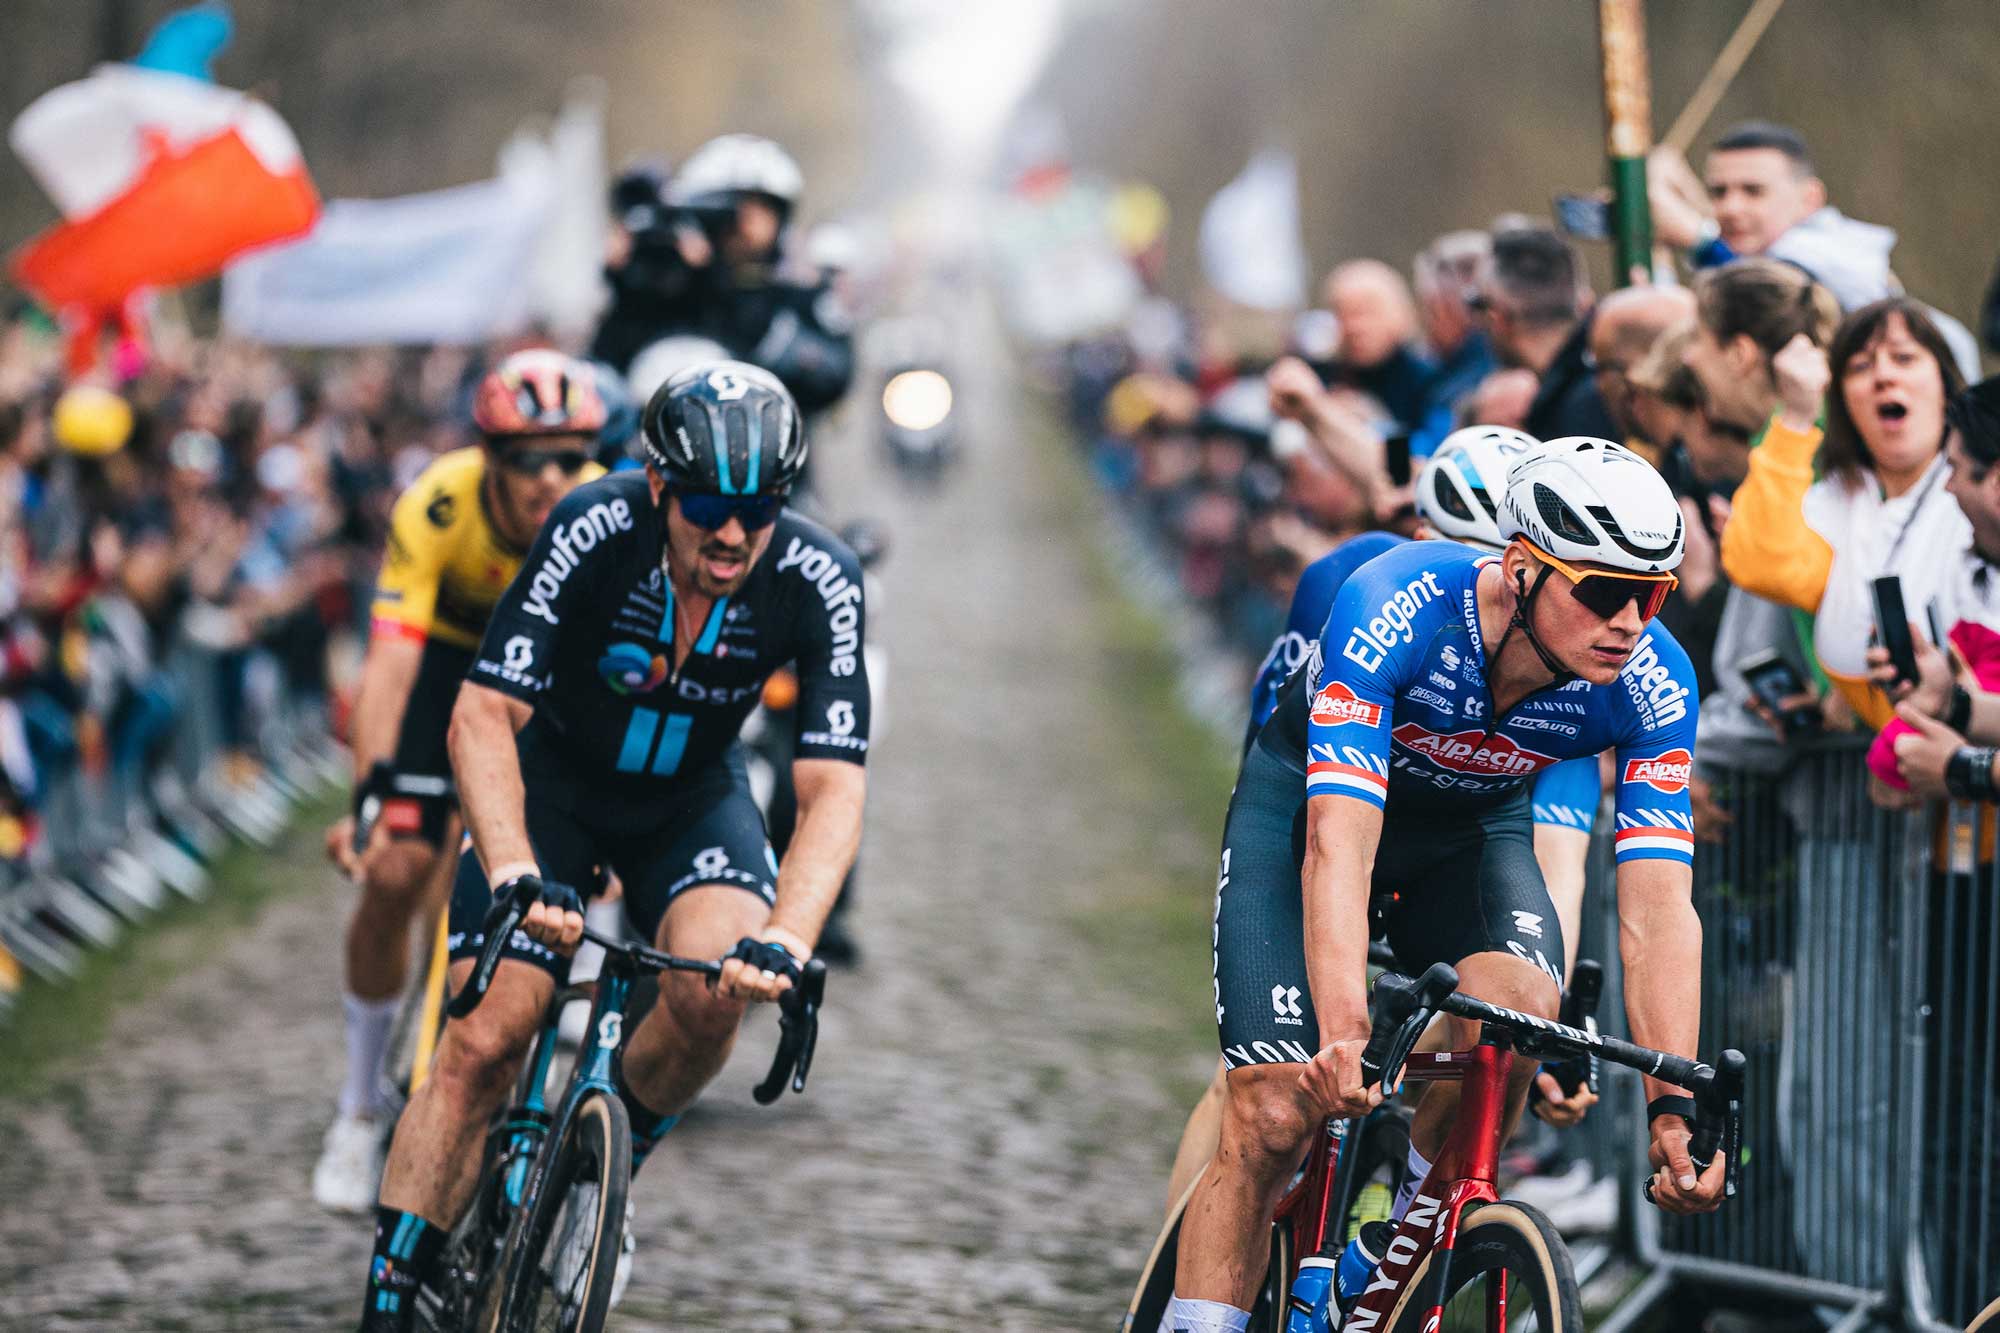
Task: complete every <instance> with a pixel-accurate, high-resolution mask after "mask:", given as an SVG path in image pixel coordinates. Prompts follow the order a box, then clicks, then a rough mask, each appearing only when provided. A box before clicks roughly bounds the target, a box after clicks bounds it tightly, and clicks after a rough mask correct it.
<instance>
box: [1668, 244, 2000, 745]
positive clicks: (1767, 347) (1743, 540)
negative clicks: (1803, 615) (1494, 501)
mask: <svg viewBox="0 0 2000 1333" xmlns="http://www.w3.org/2000/svg"><path fill="white" fill-rule="evenodd" d="M1697 298H1698V300H1699V302H1700V314H1701V327H1700V328H1699V329H1698V330H1697V332H1696V337H1695V342H1694V343H1693V344H1692V345H1691V347H1690V348H1689V352H1688V364H1689V365H1690V366H1691V367H1693V369H1694V370H1695V373H1696V374H1697V375H1698V376H1699V377H1700V378H1701V380H1702V384H1703V388H1704V389H1705V390H1706V391H1707V393H1708V395H1709V400H1710V403H1711V406H1712V407H1713V408H1715V409H1718V410H1721V409H1724V408H1731V407H1733V408H1734V409H1735V410H1736V411H1738V412H1739V413H1741V412H1744V411H1746V410H1748V411H1750V412H1754V411H1755V410H1756V409H1757V408H1758V407H1759V406H1760V405H1761V403H1760V402H1759V399H1760V398H1762V399H1763V400H1765V401H1769V400H1775V402H1773V403H1771V410H1770V414H1769V418H1768V420H1767V422H1766V423H1765V424H1764V427H1763V436H1762V438H1761V440H1759V441H1758V442H1757V444H1756V446H1755V447H1754V448H1753V449H1752V451H1751V455H1750V466H1749V472H1748V474H1747V475H1746V476H1745V478H1744V480H1743V484H1742V485H1741V486H1740V487H1738V488H1737V491H1736V495H1735V499H1734V510H1733V516H1732V518H1731V520H1730V522H1729V524H1728V526H1727V527H1726V528H1725V529H1724V530H1723V534H1722V563H1723V568H1724V570H1726V571H1727V573H1728V575H1729V577H1730V579H1731V580H1732V581H1733V582H1734V583H1735V584H1736V585H1737V586H1739V587H1741V588H1744V589H1747V590H1748V591H1750V592H1752V593H1754V594H1756V595H1758V596H1760V597H1765V598H1768V599H1770V600H1771V601H1774V602H1778V603H1780V604H1782V605H1785V606H1790V607H1794V608H1796V609H1798V610H1801V611H1806V612H1810V613H1812V614H1813V616H1814V622H1813V640H1812V643H1813V651H1814V654H1815V656H1816V657H1817V659H1818V661H1819V664H1820V666H1821V668H1822V669H1823V670H1824V671H1825V672H1826V673H1827V675H1828V676H1829V677H1830V678H1831V679H1832V680H1833V682H1834V683H1835V684H1836V685H1837V686H1839V688H1840V690H1841V693H1842V695H1843V696H1845V698H1846V699H1847V701H1848V702H1849V703H1850V704H1851V705H1852V706H1853V707H1854V709H1855V711H1856V712H1857V713H1858V714H1860V716H1861V717H1862V718H1863V719H1864V720H1865V721H1866V722H1867V723H1868V724H1869V725H1870V726H1871V727H1875V728H1880V727H1881V726H1882V724H1883V723H1885V722H1887V721H1888V719H1889V716H1890V705H1889V701H1888V699H1887V698H1886V696H1884V695H1883V694H1882V693H1881V692H1880V691H1879V690H1877V689H1875V688H1874V686H1873V685H1872V683H1871V682H1870V681H1869V679H1868V662H1867V651H1868V645H1869V640H1870V636H1871V634H1872V633H1873V630H1874V611H1873V601H1872V598H1871V596H1870V590H1869V584H1870V582H1871V581H1872V580H1874V579H1877V578H1880V577H1882V576H1884V575H1888V574H1895V575H1898V576H1899V577H1900V578H1901V579H1902V582H1903V596H1904V599H1905V603H1906V605H1908V606H1909V607H1911V608H1912V609H1917V608H1921V607H1924V606H1925V605H1927V604H1928V603H1929V602H1931V601H1932V600H1933V599H1934V598H1935V597H1936V596H1937V594H1938V593H1939V591H1940V590H1941V588H1942V586H1943V577H1942V576H1943V574H1944V572H1945V571H1946V570H1948V569H1949V568H1950V567H1951V566H1952V565H1953V564H1955V562H1956V560H1957V557H1958V556H1959V554H1960V553H1961V552H1963V551H1964V550H1965V548H1966V546H1967V544H1968V541H1969V539H1970V532H1969V530H1968V528H1967V526H1966V521H1965V518H1964V515H1963V514H1961V513H1960V512H1959V510H1958V507H1957V506H1956V505H1955V504H1953V503H1952V500H1951V497H1950V495H1949V494H1948V493H1947V491H1946V488H1945V485H1944V481H1945V474H1946V472H1947V468H1946V466H1945V462H1944V459H1943V449H1944V434H1945V428H1944V408H1945V403H1946V402H1947V401H1948V400H1949V399H1950V397H1951V396H1952V395H1953V394H1955V393H1956V392H1957V391H1958V390H1959V389H1961V388H1963V387H1964V381H1963V380H1962V379H1961V378H1960V377H1959V374H1958V369H1957V366H1956V364H1955V362H1954V361H1953V359H1952V356H1951V351H1950V349H1949V347H1948V346H1947V345H1946V344H1945V342H1944V339H1943V337H1942V336H1941V335H1940V334H1939V333H1938V331H1937V328H1936V326H1935V325H1934V324H1932V323H1931V321H1930V319H1929V317H1928V316H1927V315H1926V313H1925V311H1924V308H1923V306H1922V305H1921V304H1919V303H1918V302H1915V301H1911V300H1907V299H1905V298H1901V297H1892V298H1890V299H1888V300H1886V301H1877V302H1875V303H1873V304H1871V305H1867V306H1863V307H1862V308H1861V309H1859V310H1857V311H1855V312H1854V313H1853V314H1852V315H1849V316H1848V317H1847V319H1846V320H1845V321H1843V322H1842V323H1841V324H1840V326H1839V328H1838V330H1837V331H1836V332H1835V333H1834V335H1833V338H1832V340H1831V342H1832V345H1831V349H1830V351H1829V352H1827V353H1822V351H1821V350H1820V348H1821V346H1822V335H1821V330H1823V329H1824V328H1825V327H1826V326H1827V325H1828V324H1829V323H1831V318H1830V316H1831V306H1832V300H1831V297H1830V296H1828V295H1827V294H1826V293H1825V291H1824V290H1823V289H1821V288H1818V287H1816V286H1814V285H1813V284H1812V283H1811V282H1810V281H1809V280H1808V279H1807V278H1805V276H1804V275H1803V274H1800V273H1799V272H1798V271H1797V270H1795V269H1792V268H1790V267H1788V266H1786V265H1782V264H1777V263H1774V262H1771V261H1768V260H1745V261H1739V262H1738V263H1737V264H1731V265H1728V266H1726V267H1724V268H1722V269H1718V270H1716V271H1715V272H1714V273H1713V274H1705V275H1703V277H1702V279H1701V280H1700V283H1699V285H1698V288H1697ZM1732 369H1733V370H1734V371H1735V373H1734V375H1732V374H1731V371H1732ZM1836 377H1837V378H1836ZM1746 381H1747V383H1746ZM1829 381H1834V385H1833V387H1834V389H1835V392H1833V393H1832V394H1830V395H1829V394H1827V393H1826V392H1825V391H1826V388H1827V386H1828V383H1829ZM1767 385H1768V389H1766V388H1765V386H1767ZM1757 389H1763V390H1764V392H1763V393H1762V394H1761V395H1760V394H1757V393H1754V392H1752V390H1757ZM1822 400H1823V404H1824V406H1823V410H1824V412H1825V418H1826V427H1825V430H1824V432H1822V430H1821V429H1820V427H1819V425H1818V424H1817V422H1816V417H1817V416H1818V415H1819V413H1820V412H1821V410H1822ZM1737 424H1739V425H1744V424H1748V423H1747V422H1745V421H1743V420H1742V419H1741V417H1739V418H1738V421H1737ZM1822 446H1823V447H1822ZM1815 453H1818V454H1819V455H1820V463H1821V467H1822V470H1823V472H1824V476H1822V477H1821V478H1820V479H1819V480H1817V481H1815V480H1814V478H1813V459H1814V455H1815Z"/></svg>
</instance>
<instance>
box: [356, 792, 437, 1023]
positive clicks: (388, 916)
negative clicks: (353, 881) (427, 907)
mask: <svg viewBox="0 0 2000 1333" xmlns="http://www.w3.org/2000/svg"><path fill="white" fill-rule="evenodd" d="M457 865H458V862H457V858H455V857H445V856H440V855H438V852H437V849H435V848H433V847H432V846H431V845H430V844H429V843H426V842H420V841H418V840H416V839H413V838H397V839H391V838H389V837H388V836H387V835H386V834H385V833H384V831H383V830H382V829H380V828H377V830H376V832H375V837H374V839H373V841H372V842H371V845H370V846H369V848H368V850H367V852H366V853H364V854H363V856H362V861H361V901H360V902H358V903H356V904H355V905H354V915H353V916H351V917H349V918H348V920H347V990H348V993H349V994H351V995H353V996H355V997H356V998H357V999H361V1000H387V999H393V998H394V997H396V996H397V995H400V994H401V993H402V990H403V983H404V981H405V980H406V979H407V977H408V975H409V966H410V922H411V920H412V919H413V918H414V917H415V916H416V914H417V909H418V907H419V906H421V905H422V904H423V903H424V902H425V901H426V900H427V898H428V895H427V894H426V893H425V892H424V890H425V888H426V887H428V886H430V885H432V884H433V883H435V881H436V880H437V878H438V875H439V873H440V870H441V869H442V872H443V873H444V874H445V876H446V878H445V880H444V882H445V884H447V885H449V884H450V882H451V880H450V878H449V876H450V874H451V873H452V872H454V871H455V870H456V869H457Z"/></svg>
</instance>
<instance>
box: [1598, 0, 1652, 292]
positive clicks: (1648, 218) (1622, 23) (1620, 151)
mask: <svg viewBox="0 0 2000 1333" xmlns="http://www.w3.org/2000/svg"><path fill="white" fill-rule="evenodd" d="M1597 33H1598V41H1599V45H1600V48H1601V50H1602V52H1603V57H1604V151H1605V155H1606V157H1607V158H1608V159H1609V162H1610V174H1611V249H1612V256H1613V263H1614V268H1615V270H1616V272H1615V275H1614V280H1615V282H1616V283H1617V285H1618V286H1621V287H1623V286H1626V285H1628V284H1629V283H1631V282H1632V280H1633V277H1634V275H1635V274H1637V275H1639V276H1640V278H1641V280H1642V281H1643V280H1645V275H1647V274H1649V273H1650V271H1651V266H1652V251H1653V215H1652V210H1651V208H1650V207H1649V206H1648V205H1647V203H1646V154H1647V152H1649V151H1650V150H1651V149H1652V146H1653V88H1652V79H1651V76H1650V74H1649V73H1648V70H1647V62H1646V10H1645V4H1644V0H1598V3H1597Z"/></svg>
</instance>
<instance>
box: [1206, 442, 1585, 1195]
mask: <svg viewBox="0 0 2000 1333" xmlns="http://www.w3.org/2000/svg"><path fill="white" fill-rule="evenodd" d="M1540 447H1541V445H1540V443H1539V442H1538V441H1537V440H1536V439H1535V437H1534V436H1532V435H1529V434H1527V433H1525V432H1523V431H1518V430H1512V429H1509V428H1508V427H1506V426H1467V427H1464V428H1463V429H1461V430H1457V431H1454V432H1453V433H1452V434H1451V435H1450V436H1448V437H1447V438H1445V439H1444V440H1443V441H1442V442H1441V443H1440V444H1439V445H1438V447H1437V450H1436V451H1435V452H1434V453H1432V454H1431V456H1430V457H1429V458H1428V459H1427V460H1426V461H1425V463H1424V468H1423V470H1422V471H1421V472H1419V473H1418V474H1417V481H1416V486H1415V488H1414V495H1415V499H1416V506H1417V515H1418V517H1419V518H1420V519H1422V520H1423V521H1422V523H1421V525H1420V527H1419V531H1418V538H1419V540H1421V539H1422V538H1423V537H1425V536H1431V537H1441V538H1444V539H1446V540H1449V541H1455V542H1461V543H1463V544H1465V545H1467V546H1476V547H1478V548H1480V549H1481V550H1486V551H1494V552H1497V551H1499V550H1500V549H1501V548H1502V547H1504V546H1505V545H1506V543H1505V542H1503V541H1501V540H1500V525H1499V520H1498V517H1497V515H1498V513H1499V508H1500V506H1499V501H1498V500H1497V499H1495V498H1494V497H1495V496H1498V495H1500V494H1502V493H1503V492H1504V491H1505V489H1506V483H1507V469H1508V468H1509V467H1510V466H1512V465H1513V463H1514V462H1516V461H1517V460H1518V459H1520V458H1521V457H1522V456H1523V455H1524V454H1526V453H1527V452H1528V451H1530V450H1533V449H1539V448H1540ZM1407 540H1408V539H1407V538H1404V537H1399V536H1397V535H1395V534H1394V533H1388V532H1364V533H1362V534H1361V535H1360V536H1358V537H1350V538H1349V539H1348V540H1346V541H1344V542H1342V543H1341V544H1340V545H1339V546H1337V547H1335V548H1334V549H1333V550H1332V551H1330V552H1328V553H1327V554H1326V555H1323V556H1321V557H1320V558H1319V559H1317V560H1315V561H1313V562H1312V563H1311V564H1310V565H1307V566H1306V568H1305V570H1304V571H1303V572H1302V573H1300V575H1299V581H1298V584H1297V586H1296V587H1295V588H1294V589H1293V591H1292V604H1291V610H1290V612H1289V614H1288V615H1287V616H1286V620H1285V629H1284V632H1283V633H1281V634H1280V635H1279V636H1278V637H1277V638H1276V639H1274V640H1272V642H1271V650H1270V652H1268V653H1266V654H1265V656H1264V662H1263V665H1262V666H1261V667H1259V668H1258V672H1257V679H1256V682H1255V684H1253V685H1252V686H1251V693H1250V726H1249V729H1248V732H1247V733H1246V735H1245V737H1244V741H1243V749H1244V752H1245V754H1246V755H1247V754H1248V753H1249V749H1250V747H1251V745H1253V744H1254V743H1255V742H1256V740H1257V733H1258V732H1259V731H1261V730H1262V729H1263V726H1264V723H1265V722H1267V721H1268V720H1269V719H1270V716H1271V714H1272V713H1273V712H1274V711H1276V709H1277V706H1278V694H1279V692H1280V691H1281V690H1282V689H1283V688H1284V686H1285V682H1286V681H1288V680H1290V679H1291V677H1292V673H1293V672H1294V671H1296V670H1297V669H1298V668H1299V667H1300V666H1302V665H1303V664H1304V663H1305V660H1306V658H1307V656H1308V654H1309V653H1310V651H1311V649H1312V646H1313V644H1314V643H1316V642H1318V640H1319V633H1320V630H1321V628H1322V627H1324V626H1325V624H1326V618H1327V614H1328V613H1329V612H1330V611H1331V610H1332V609H1333V600H1334V598H1335V596H1336V595H1338V594H1339V592H1340V589H1341V587H1342V585H1344V584H1345V583H1346V582H1347V578H1348V575H1350V574H1352V573H1353V572H1354V571H1355V570H1357V569H1359V568H1360V567H1361V566H1363V565H1365V564H1367V563H1368V562H1369V561H1370V560H1373V559H1374V558H1375V557H1376V556H1378V555H1381V554H1383V553H1384V552H1387V551H1390V550H1393V549H1394V548H1396V547H1398V546H1401V545H1403V544H1404V542H1405V541H1407ZM1601 793H1602V784H1601V783H1600V781H1599V779H1598V771H1597V760H1596V759H1595V758H1594V757H1579V758H1576V759H1565V760H1564V761H1563V762H1562V763H1560V764H1556V765H1554V766H1553V767H1550V768H1546V769H1543V770H1542V772H1541V773H1539V774H1538V775H1537V776H1536V778H1535V786H1534V796H1533V801H1532V805H1533V812H1534V824H1535V833H1534V842H1535V860H1536V861H1537V862H1538V863H1539V864H1540V866H1541V868H1542V875H1543V877H1544V878H1545V879H1546V880H1547V882H1548V889H1549V896H1550V898H1551V899H1553V900H1554V902H1555V905H1556V914H1557V916H1558V917H1559V918H1560V919H1561V921H1562V925H1563V939H1564V941H1565V942H1566V943H1567V945H1568V951H1567V956H1566V957H1565V958H1564V960H1563V971H1564V975H1565V976H1567V975H1568V972H1569V968H1570V966H1571V965H1572V964H1574V963H1575V962H1576V925H1577V922H1578V919H1579V917H1580V916H1581V913H1582V907H1583V886H1584V867H1585V860H1586V858H1587V857H1588V856H1589V853H1590V830H1591V825H1592V823H1593V822H1594V821H1595V819H1596V817H1597V804H1598V797H1599V796H1600V795H1601ZM1228 1068H1229V1066H1228V1064H1227V1063H1226V1062H1223V1061H1218V1062H1217V1065H1216V1074H1215V1080H1214V1082H1212V1083H1211V1084H1210V1085H1209V1087H1208V1090H1207V1091H1206V1092H1204V1093H1203V1094H1202V1098H1201V1101H1200V1102H1198V1103H1197V1104H1196V1106H1195V1109H1194V1110H1193V1112H1191V1113H1190V1114H1189V1116H1188V1123H1187V1127H1186V1129H1185V1130H1184V1131H1183V1133H1182V1135H1181V1143H1180V1147H1179V1149H1178V1150H1177V1151H1176V1152H1175V1154H1174V1169H1173V1174H1172V1175H1171V1177H1170V1178H1169V1181H1168V1188H1167V1201H1168V1204H1169V1205H1170V1206H1171V1205H1172V1204H1173V1203H1175V1202H1177V1201H1178V1200H1179V1199H1180V1197H1181V1195H1182V1193H1183V1192H1184V1191H1185V1190H1186V1188H1187V1186H1188V1184H1189V1182H1190V1181H1192V1180H1193V1179H1194V1174H1195V1172H1197V1171H1199V1170H1201V1168H1202V1167H1203V1166H1204V1165H1205V1164H1206V1163H1207V1162H1208V1159H1209V1157H1210V1156H1211V1155H1212V1154H1213V1153H1214V1151H1215V1145H1216V1137H1217V1131H1218V1129H1219V1126H1220V1120H1221V1115H1222V1097H1223V1088H1224V1083H1223V1080H1224V1077H1225V1075H1226V1074H1227V1072H1228ZM1538 1082H1539V1086H1540V1087H1541V1090H1542V1099H1541V1100H1540V1101H1539V1102H1537V1103H1536V1105H1535V1111H1536V1114H1538V1115H1540V1116H1541V1117H1542V1118H1543V1119H1544V1120H1547V1121H1549V1122H1550V1123H1552V1124H1557V1125H1571V1124H1575V1123H1576V1122H1577V1121H1579V1120H1581V1119H1582V1118H1583V1114H1584V1112H1585V1111H1587V1110H1588V1109H1589V1108H1590V1106H1591V1105H1592V1104H1594V1103H1595V1102H1596V1100H1597V1096H1596V1094H1595V1093H1593V1092H1591V1091H1589V1090H1588V1089H1582V1090H1580V1091H1579V1092H1578V1093H1577V1094H1576V1095H1575V1096H1574V1097H1573V1098H1572V1097H1566V1096H1565V1095H1564V1094H1563V1091H1562V1088H1561V1086H1560V1085H1559V1084H1558V1083H1557V1082H1556V1080H1555V1079H1554V1078H1553V1077H1552V1076H1548V1075H1544V1076H1543V1077H1542V1078H1541V1079H1540V1080H1538Z"/></svg>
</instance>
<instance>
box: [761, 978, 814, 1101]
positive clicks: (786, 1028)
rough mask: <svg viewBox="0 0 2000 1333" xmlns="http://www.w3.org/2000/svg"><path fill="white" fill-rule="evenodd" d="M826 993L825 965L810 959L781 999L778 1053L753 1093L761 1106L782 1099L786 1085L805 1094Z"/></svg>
mask: <svg viewBox="0 0 2000 1333" xmlns="http://www.w3.org/2000/svg"><path fill="white" fill-rule="evenodd" d="M825 994H826V963H825V962H823V961H822V960H820V959H818V958H813V959H808V960H807V962H806V965H805V966H804V967H803V968H801V969H800V971H799V979H798V981H797V983H796V984H794V985H793V987H792V989H791V990H789V991H787V992H785V994H784V995H783V996H782V997H780V998H779V1000H778V1034H779V1035H778V1050H777V1053H776V1054H775V1055H773V1056H772V1057H771V1069H770V1072H769V1073H767V1074H766V1075H765V1076H764V1081H763V1082H762V1083H759V1084H758V1085H757V1086H756V1087H755V1088H753V1089H751V1092H750V1095H751V1096H752V1097H753V1098H755V1099H756V1101H757V1104H758V1105H759V1106H769V1105H770V1104H771V1103H772V1102H774V1101H776V1100H778V1098H779V1097H781V1096H783V1095H784V1092H785V1085H786V1084H787V1083H789V1084H791V1087H792V1091H794V1092H804V1091H805V1087H806V1073H807V1072H808V1071H809V1070H810V1069H811V1068H812V1057H813V1050H814V1048H815V1047H816V1046H817V1045H818V1043H819V1006H820V1001H821V999H822V998H823V997H824V996H825Z"/></svg>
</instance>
